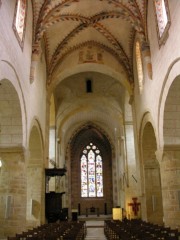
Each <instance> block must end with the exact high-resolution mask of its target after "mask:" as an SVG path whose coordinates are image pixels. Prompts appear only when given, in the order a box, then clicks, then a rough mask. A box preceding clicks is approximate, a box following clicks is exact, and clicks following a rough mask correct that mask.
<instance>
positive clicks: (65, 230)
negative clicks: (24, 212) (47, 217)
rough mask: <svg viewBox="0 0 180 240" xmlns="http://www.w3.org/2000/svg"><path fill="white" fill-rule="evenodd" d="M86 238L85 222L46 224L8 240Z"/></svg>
mask: <svg viewBox="0 0 180 240" xmlns="http://www.w3.org/2000/svg"><path fill="white" fill-rule="evenodd" d="M85 237H86V224H85V221H79V222H74V221H64V222H56V223H48V224H43V225H41V226H38V227H36V228H33V229H31V230H27V231H26V232H22V233H20V234H16V236H14V237H8V238H7V239H8V240H70V239H74V240H84V239H85Z"/></svg>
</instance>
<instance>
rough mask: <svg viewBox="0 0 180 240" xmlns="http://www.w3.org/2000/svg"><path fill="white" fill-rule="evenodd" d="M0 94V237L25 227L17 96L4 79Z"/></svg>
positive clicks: (23, 178)
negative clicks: (0, 164)
mask: <svg viewBox="0 0 180 240" xmlns="http://www.w3.org/2000/svg"><path fill="white" fill-rule="evenodd" d="M0 96H1V98H0V123H1V129H0V157H1V160H2V167H1V169H0V199H1V201H0V222H1V224H0V238H1V239H3V238H5V237H6V236H8V235H11V234H15V233H16V232H20V231H23V230H24V229H25V227H26V221H25V219H26V174H25V172H26V169H25V156H24V149H23V147H22V141H23V134H22V132H23V131H22V114H21V106H20V100H19V96H18V93H17V91H16V89H15V87H14V86H13V84H12V83H11V82H10V81H9V80H7V79H4V80H2V81H1V82H0ZM19 203H21V204H19Z"/></svg>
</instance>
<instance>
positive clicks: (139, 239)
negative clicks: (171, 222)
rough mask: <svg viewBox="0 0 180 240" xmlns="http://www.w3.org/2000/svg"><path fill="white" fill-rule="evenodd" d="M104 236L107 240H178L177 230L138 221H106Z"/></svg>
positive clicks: (179, 234)
mask: <svg viewBox="0 0 180 240" xmlns="http://www.w3.org/2000/svg"><path fill="white" fill-rule="evenodd" d="M104 234H105V236H106V238H107V239H108V240H113V239H119V240H127V239H133V240H145V239H146V240H180V232H178V230H176V229H175V230H174V229H171V228H169V227H162V226H159V225H156V224H152V223H147V222H145V221H142V220H140V219H133V220H125V221H119V220H115V221H114V220H106V221H105V223H104Z"/></svg>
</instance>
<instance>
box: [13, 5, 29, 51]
mask: <svg viewBox="0 0 180 240" xmlns="http://www.w3.org/2000/svg"><path fill="white" fill-rule="evenodd" d="M26 14H27V0H17V1H16V8H15V15H14V22H13V29H14V32H15V34H16V37H17V39H18V41H19V43H20V46H21V47H22V46H23V41H24V34H25V21H26Z"/></svg>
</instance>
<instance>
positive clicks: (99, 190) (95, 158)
mask: <svg viewBox="0 0 180 240" xmlns="http://www.w3.org/2000/svg"><path fill="white" fill-rule="evenodd" d="M80 161H81V197H103V162H102V157H101V154H100V150H99V149H98V148H97V147H96V146H95V145H94V144H93V143H90V144H88V145H87V146H86V147H85V148H84V149H83V152H82V155H81V160H80Z"/></svg>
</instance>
